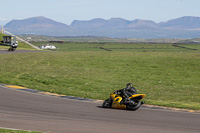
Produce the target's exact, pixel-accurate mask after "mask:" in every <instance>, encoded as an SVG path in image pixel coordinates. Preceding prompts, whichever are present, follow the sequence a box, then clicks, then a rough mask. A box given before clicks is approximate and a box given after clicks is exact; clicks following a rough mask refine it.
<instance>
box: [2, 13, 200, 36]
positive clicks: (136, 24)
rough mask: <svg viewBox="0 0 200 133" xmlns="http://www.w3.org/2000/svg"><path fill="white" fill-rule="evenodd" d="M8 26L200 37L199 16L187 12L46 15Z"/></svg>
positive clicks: (41, 31)
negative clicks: (173, 15) (65, 19)
mask: <svg viewBox="0 0 200 133" xmlns="http://www.w3.org/2000/svg"><path fill="white" fill-rule="evenodd" d="M5 29H6V30H8V31H10V32H12V33H14V34H34V35H48V36H106V37H112V38H145V39H152V38H172V39H174V38H197V37H200V17H192V16H185V17H181V18H177V19H172V20H169V21H167V22H161V23H155V22H154V21H151V20H140V19H136V20H126V19H122V18H111V19H109V20H105V19H102V18H96V19H92V20H87V21H80V20H74V21H73V22H72V23H71V25H66V24H63V23H60V22H56V21H54V20H51V19H48V18H45V17H34V18H28V19H24V20H12V21H10V22H9V23H7V24H6V25H5Z"/></svg>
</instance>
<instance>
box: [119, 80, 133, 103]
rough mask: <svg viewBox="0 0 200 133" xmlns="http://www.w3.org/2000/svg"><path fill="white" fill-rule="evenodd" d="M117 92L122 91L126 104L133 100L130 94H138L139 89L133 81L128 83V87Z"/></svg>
mask: <svg viewBox="0 0 200 133" xmlns="http://www.w3.org/2000/svg"><path fill="white" fill-rule="evenodd" d="M117 92H120V95H121V96H122V97H123V100H122V101H123V102H124V103H125V104H127V103H129V102H131V100H130V98H129V97H130V96H132V95H134V94H137V90H136V89H135V88H134V87H133V86H132V83H128V84H127V85H126V88H124V89H121V90H117Z"/></svg>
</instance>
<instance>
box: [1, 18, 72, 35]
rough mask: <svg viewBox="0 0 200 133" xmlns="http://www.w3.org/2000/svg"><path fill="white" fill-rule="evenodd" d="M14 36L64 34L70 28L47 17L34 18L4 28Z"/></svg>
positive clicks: (13, 21)
mask: <svg viewBox="0 0 200 133" xmlns="http://www.w3.org/2000/svg"><path fill="white" fill-rule="evenodd" d="M4 28H5V29H6V30H8V31H10V32H12V33H14V34H42V35H48V34H55V35H57V34H60V35H62V34H64V33H65V31H66V30H69V29H70V27H69V26H68V25H66V24H63V23H60V22H56V21H54V20H51V19H48V18H45V17H42V16H40V17H33V18H28V19H24V20H12V21H10V22H9V23H7V24H6V25H5V27H4Z"/></svg>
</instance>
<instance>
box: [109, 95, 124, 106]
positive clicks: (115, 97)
mask: <svg viewBox="0 0 200 133" xmlns="http://www.w3.org/2000/svg"><path fill="white" fill-rule="evenodd" d="M110 97H111V98H112V99H113V102H112V108H116V109H126V105H124V104H120V102H121V101H122V97H121V96H120V95H118V94H111V95H110Z"/></svg>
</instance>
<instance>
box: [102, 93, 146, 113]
mask: <svg viewBox="0 0 200 133" xmlns="http://www.w3.org/2000/svg"><path fill="white" fill-rule="evenodd" d="M145 97H146V95H145V94H134V95H132V96H130V97H129V98H130V100H129V102H128V103H127V102H125V101H124V98H123V97H122V96H121V95H120V93H119V92H117V91H115V92H113V93H111V94H110V98H108V99H107V100H105V101H104V102H103V104H102V107H103V108H115V109H127V110H133V111H135V110H137V109H139V108H140V106H141V105H142V104H144V103H145V102H144V101H140V100H141V99H143V98H145Z"/></svg>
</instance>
